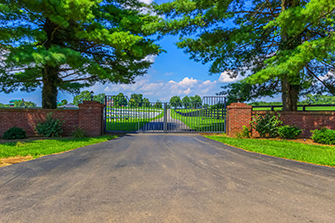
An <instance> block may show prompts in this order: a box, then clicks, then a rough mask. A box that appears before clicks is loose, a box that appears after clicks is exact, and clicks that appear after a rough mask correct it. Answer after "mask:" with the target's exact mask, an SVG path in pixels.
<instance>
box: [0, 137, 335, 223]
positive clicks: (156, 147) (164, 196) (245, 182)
mask: <svg viewBox="0 0 335 223" xmlns="http://www.w3.org/2000/svg"><path fill="white" fill-rule="evenodd" d="M334 192H335V169H334V168H329V167H322V166H316V165H311V164H305V163H300V162H295V161H290V160H284V159H279V158H274V157H268V156H264V155H260V154H255V153H249V152H246V151H243V150H240V149H237V148H233V147H230V146H226V145H224V144H221V143H219V142H214V141H211V140H209V139H206V138H204V137H202V136H200V135H196V134H129V135H125V136H123V137H120V138H118V139H116V140H112V141H108V142H104V143H100V144H96V145H91V146H87V147H84V148H80V149H77V150H74V151H70V152H66V153H62V154H56V155H50V156H45V157H42V158H39V159H36V160H32V161H28V162H24V163H19V164H14V165H11V166H7V167H3V168H0V222H35V223H38V222H43V223H45V222H131V223H133V222H135V223H136V222H155V223H156V222H183V223H184V222H201V223H202V222H334V213H335V193H334Z"/></svg>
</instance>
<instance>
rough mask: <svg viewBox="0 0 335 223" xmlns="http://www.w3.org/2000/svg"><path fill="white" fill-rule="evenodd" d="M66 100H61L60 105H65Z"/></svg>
mask: <svg viewBox="0 0 335 223" xmlns="http://www.w3.org/2000/svg"><path fill="white" fill-rule="evenodd" d="M67 103H68V101H67V100H66V99H63V100H61V102H60V106H63V105H67Z"/></svg>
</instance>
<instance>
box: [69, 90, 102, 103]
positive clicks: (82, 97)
mask: <svg viewBox="0 0 335 223" xmlns="http://www.w3.org/2000/svg"><path fill="white" fill-rule="evenodd" d="M83 101H91V92H89V91H83V92H81V93H80V94H79V95H77V96H75V97H74V98H73V104H74V105H78V104H82V103H83ZM93 101H98V102H100V103H102V104H105V93H102V94H98V95H93Z"/></svg>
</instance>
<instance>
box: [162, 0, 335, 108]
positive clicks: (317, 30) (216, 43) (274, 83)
mask: <svg viewBox="0 0 335 223" xmlns="http://www.w3.org/2000/svg"><path fill="white" fill-rule="evenodd" d="M334 8H335V2H334V1H329V0H308V1H307V0H304V1H298V0H286V1H283V0H281V1H278V0H253V1H234V0H215V1H214V0H201V1H200V0H174V1H169V2H167V3H163V4H161V5H157V6H156V10H157V13H158V14H163V15H165V18H166V20H165V21H164V23H161V30H162V33H163V34H165V33H169V34H174V35H177V34H179V36H180V41H179V42H178V43H177V46H178V47H179V48H182V49H184V51H185V52H186V53H188V54H189V55H190V58H191V59H193V60H195V61H197V62H202V63H204V64H205V63H207V64H209V65H210V70H209V72H210V73H212V74H223V75H226V76H228V77H231V78H236V77H238V79H240V78H241V77H242V76H244V77H246V79H245V80H243V81H241V83H237V84H230V85H229V86H228V89H226V90H230V91H231V92H230V93H229V94H231V96H229V97H228V103H231V102H236V101H237V98H239V99H240V101H249V100H250V98H251V99H257V98H259V97H261V96H269V95H275V94H277V93H281V94H282V100H283V107H284V109H283V110H284V111H295V110H297V106H296V105H297V102H298V99H299V96H301V95H305V94H308V92H314V93H317V92H318V93H320V92H322V93H324V92H329V93H330V94H333V95H335V87H334V79H335V76H334V70H333V68H334V61H335V44H334V43H335V35H334V29H333V28H332V27H333V26H334ZM229 94H228V95H229Z"/></svg>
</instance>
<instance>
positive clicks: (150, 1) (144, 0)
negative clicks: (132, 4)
mask: <svg viewBox="0 0 335 223" xmlns="http://www.w3.org/2000/svg"><path fill="white" fill-rule="evenodd" d="M153 1H154V0H140V2H144V3H146V4H150V3H152V2H153Z"/></svg>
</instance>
